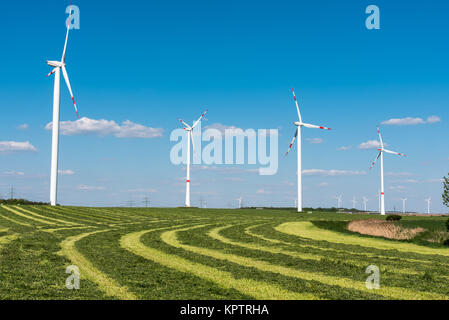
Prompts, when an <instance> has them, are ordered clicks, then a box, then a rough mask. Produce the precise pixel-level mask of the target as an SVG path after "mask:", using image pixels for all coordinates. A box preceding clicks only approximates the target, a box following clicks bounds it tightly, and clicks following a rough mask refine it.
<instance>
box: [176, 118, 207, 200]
mask: <svg viewBox="0 0 449 320" xmlns="http://www.w3.org/2000/svg"><path fill="white" fill-rule="evenodd" d="M206 113H207V110H206V111H204V112H203V114H202V115H201V117H200V118H199V119H198V120H196V121H195V122H194V123H193V125H192V126H189V125H188V124H187V123H185V122H184V121H182V119H178V120H179V121H180V122H181V123H182V124H183V125H184V130H186V132H187V178H186V203H185V206H186V207H190V141H192V148H193V152H195V143H194V141H193V129H194V128H195V127H196V125H197V124H198V123H200V121H201V119H202V118H203V117H204V115H205V114H206Z"/></svg>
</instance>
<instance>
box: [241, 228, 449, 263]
mask: <svg viewBox="0 0 449 320" xmlns="http://www.w3.org/2000/svg"><path fill="white" fill-rule="evenodd" d="M260 226H262V225H256V226H251V227H248V228H246V229H245V233H246V234H248V235H250V236H253V237H256V238H259V239H262V240H265V241H267V242H270V243H275V244H284V245H288V246H296V247H300V248H309V249H315V250H320V251H330V252H336V253H341V254H345V255H348V254H355V255H359V256H365V257H368V258H381V259H385V260H391V262H400V261H404V262H411V263H420V264H423V263H424V264H433V263H434V262H433V261H429V260H420V259H411V258H404V257H392V256H385V255H380V254H377V253H368V252H348V251H346V250H341V249H335V248H325V247H323V246H317V245H313V244H299V243H291V242H285V241H281V240H277V239H272V238H267V237H266V236H262V235H260V234H256V233H254V232H253V231H252V229H254V228H257V227H260ZM275 229H276V228H275ZM278 231H279V230H278ZM298 237H302V236H299V235H298ZM302 238H304V237H302ZM309 240H313V239H309ZM345 260H347V259H346V258H345ZM437 264H439V265H441V264H442V263H441V262H438V263H437Z"/></svg>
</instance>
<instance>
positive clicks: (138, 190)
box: [122, 188, 157, 193]
mask: <svg viewBox="0 0 449 320" xmlns="http://www.w3.org/2000/svg"><path fill="white" fill-rule="evenodd" d="M122 192H129V193H155V192H157V190H156V189H144V188H137V189H128V190H124V191H122Z"/></svg>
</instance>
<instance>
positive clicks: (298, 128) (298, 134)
mask: <svg viewBox="0 0 449 320" xmlns="http://www.w3.org/2000/svg"><path fill="white" fill-rule="evenodd" d="M292 92H293V98H294V99H295V104H296V111H297V112H298V121H295V122H293V124H294V125H295V126H296V131H295V134H294V136H293V139H292V142H291V143H290V146H289V147H288V151H287V153H286V155H288V153H289V152H290V150H291V148H292V146H293V143H294V142H295V140H296V139H297V140H298V146H297V149H298V150H297V151H298V169H297V171H298V172H297V174H296V175H297V178H298V212H302V164H301V155H302V152H301V128H302V127H305V128H312V129H324V130H330V128H326V127H322V126H316V125H313V124H308V123H304V122H302V118H301V112H299V106H298V100H297V99H296V95H295V91H294V90H293V88H292Z"/></svg>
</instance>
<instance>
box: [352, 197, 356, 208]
mask: <svg viewBox="0 0 449 320" xmlns="http://www.w3.org/2000/svg"><path fill="white" fill-rule="evenodd" d="M356 204H357V200H356V199H355V197H354V198H352V208H353V209H355V205H356Z"/></svg>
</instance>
